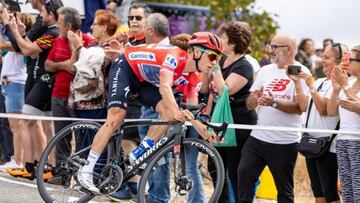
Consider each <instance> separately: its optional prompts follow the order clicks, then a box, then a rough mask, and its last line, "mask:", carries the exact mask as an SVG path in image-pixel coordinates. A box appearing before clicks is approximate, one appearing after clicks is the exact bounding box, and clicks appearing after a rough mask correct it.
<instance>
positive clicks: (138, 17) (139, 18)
mask: <svg viewBox="0 0 360 203" xmlns="http://www.w3.org/2000/svg"><path fill="white" fill-rule="evenodd" d="M134 18H135V19H136V20H137V21H141V20H142V19H143V17H142V16H128V19H129V21H132V20H134Z"/></svg>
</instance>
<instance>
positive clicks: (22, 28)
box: [16, 17, 26, 36]
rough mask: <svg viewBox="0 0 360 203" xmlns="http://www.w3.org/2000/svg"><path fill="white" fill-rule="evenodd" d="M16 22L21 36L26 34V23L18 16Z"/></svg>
mask: <svg viewBox="0 0 360 203" xmlns="http://www.w3.org/2000/svg"><path fill="white" fill-rule="evenodd" d="M16 24H17V27H18V30H19V33H20V35H21V36H24V35H25V34H26V25H25V24H24V23H23V22H22V21H21V20H20V18H19V17H17V18H16Z"/></svg>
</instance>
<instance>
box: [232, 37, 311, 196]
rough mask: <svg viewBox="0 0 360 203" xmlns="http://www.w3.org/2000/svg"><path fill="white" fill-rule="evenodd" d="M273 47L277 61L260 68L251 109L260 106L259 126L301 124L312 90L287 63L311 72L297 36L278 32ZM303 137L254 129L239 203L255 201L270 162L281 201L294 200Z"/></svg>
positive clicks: (245, 154)
mask: <svg viewBox="0 0 360 203" xmlns="http://www.w3.org/2000/svg"><path fill="white" fill-rule="evenodd" d="M271 48H272V54H271V57H272V61H273V63H274V64H270V65H267V66H264V67H262V68H261V69H260V71H259V73H258V75H257V77H256V79H255V81H254V84H253V85H252V86H251V88H250V91H251V94H250V95H249V97H248V98H247V101H246V105H247V108H248V109H249V110H253V109H255V108H256V107H257V106H259V109H258V125H261V126H263V125H265V126H279V127H280V126H288V127H300V126H301V123H302V122H301V121H302V119H301V114H302V113H303V112H305V111H306V108H307V106H308V101H307V100H308V94H309V93H308V92H309V91H308V88H307V86H306V84H305V81H304V80H303V79H300V77H299V76H296V75H288V74H287V72H286V71H287V65H290V64H295V65H299V66H301V71H302V73H307V74H310V71H309V70H308V69H307V68H306V67H305V66H303V65H301V64H300V63H299V62H297V61H296V60H295V53H296V42H295V39H294V38H292V37H289V36H286V35H276V36H275V37H274V38H273V39H272V41H271ZM299 138H300V137H299V133H297V132H289V131H286V132H285V131H282V132H280V131H266V130H252V132H251V135H250V137H249V138H248V140H247V141H246V143H245V145H244V147H243V150H242V157H241V160H240V165H239V167H238V182H239V185H238V188H237V189H238V195H239V202H252V201H253V198H254V186H255V183H256V181H257V179H258V177H259V176H260V174H261V172H262V170H263V169H264V167H265V166H266V165H267V166H269V169H270V171H271V173H272V175H273V177H274V181H275V185H276V188H277V191H278V194H277V200H278V201H279V203H284V202H294V192H293V187H294V180H293V174H294V167H295V161H296V158H297V145H298V144H297V142H299Z"/></svg>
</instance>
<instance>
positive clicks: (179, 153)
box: [174, 125, 194, 195]
mask: <svg viewBox="0 0 360 203" xmlns="http://www.w3.org/2000/svg"><path fill="white" fill-rule="evenodd" d="M186 130H187V127H186V126H185V125H184V126H182V129H181V135H180V136H179V135H178V136H175V139H174V180H175V191H176V192H177V193H178V194H179V195H186V194H187V193H188V192H189V191H190V190H191V188H192V187H193V184H194V183H193V180H192V179H191V178H190V177H188V176H186V166H185V149H181V142H182V139H183V138H184V137H185V134H186Z"/></svg>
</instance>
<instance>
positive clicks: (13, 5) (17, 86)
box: [0, 1, 26, 172]
mask: <svg viewBox="0 0 360 203" xmlns="http://www.w3.org/2000/svg"><path fill="white" fill-rule="evenodd" d="M5 3H6V8H7V9H8V10H9V11H10V12H11V13H12V14H13V13H15V12H20V6H19V4H18V3H17V2H14V1H7V2H5ZM0 9H1V13H2V10H3V7H2V6H1V8H0ZM1 28H2V29H1V30H3V28H4V26H3V25H1ZM3 35H4V38H6V39H8V37H7V36H6V34H4V33H2V34H1V35H0V38H1V45H0V46H1V49H2V50H4V49H6V43H5V41H4V40H2V38H3ZM13 53H15V52H11V53H10V54H9V56H6V55H5V57H4V58H3V59H2V68H1V73H2V75H3V76H4V78H3V77H1V80H2V81H1V84H0V85H1V87H2V88H1V89H4V92H1V94H0V97H1V99H0V101H1V104H0V105H1V107H2V111H1V112H2V113H5V112H13V113H17V112H19V110H18V109H19V108H22V103H23V98H21V91H22V92H23V91H24V90H23V87H22V85H23V84H22V82H23V81H21V80H22V79H24V77H25V78H26V71H25V72H22V71H21V67H20V66H19V67H17V68H18V69H16V70H14V71H12V70H11V69H10V66H9V65H10V63H9V62H10V60H11V59H12V58H16V57H14V56H13ZM2 54H6V52H5V50H4V52H3V53H2ZM22 63H23V62H22ZM24 68H26V67H24ZM19 72H20V74H19V75H18V77H17V74H16V73H19ZM5 73H6V74H8V73H9V75H10V74H11V76H10V77H12V78H11V80H12V83H11V84H9V78H8V77H7V75H6V74H5ZM21 73H23V74H21ZM19 78H20V79H19ZM15 82H16V83H15ZM5 89H6V91H5ZM4 96H5V97H4ZM16 97H17V98H16ZM19 97H20V98H19ZM13 102H14V103H13ZM21 102H22V103H21ZM11 104H14V105H11ZM6 106H7V107H6ZM20 112H21V110H20ZM0 119H1V121H0V122H1V124H0V125H1V132H0V137H1V139H0V144H1V146H0V149H1V152H2V155H3V156H4V158H3V159H2V157H0V161H2V160H4V163H1V165H0V171H4V172H5V171H6V168H23V165H22V149H23V147H22V139H21V132H20V131H18V130H17V129H21V128H19V126H18V122H19V120H17V119H7V118H0ZM9 124H10V126H9ZM10 127H11V130H10ZM13 140H14V141H13ZM12 155H14V156H12Z"/></svg>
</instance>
